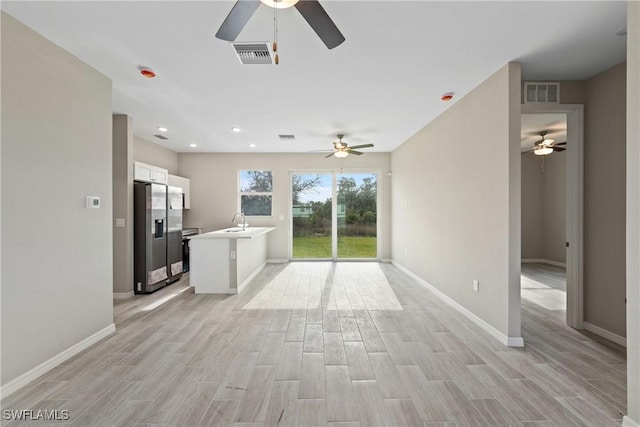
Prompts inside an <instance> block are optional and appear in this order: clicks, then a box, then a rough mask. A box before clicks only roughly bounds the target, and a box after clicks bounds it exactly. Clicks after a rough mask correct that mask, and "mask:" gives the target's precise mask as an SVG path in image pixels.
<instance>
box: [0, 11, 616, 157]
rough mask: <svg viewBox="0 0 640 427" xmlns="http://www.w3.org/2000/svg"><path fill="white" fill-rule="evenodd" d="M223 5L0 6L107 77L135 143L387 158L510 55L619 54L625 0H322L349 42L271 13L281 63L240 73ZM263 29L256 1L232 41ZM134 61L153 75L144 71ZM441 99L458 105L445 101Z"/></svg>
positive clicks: (565, 76) (530, 76) (561, 67)
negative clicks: (367, 151) (364, 152)
mask: <svg viewBox="0 0 640 427" xmlns="http://www.w3.org/2000/svg"><path fill="white" fill-rule="evenodd" d="M233 4H234V1H193V2H190V1H140V2H133V1H123V2H117V1H107V2H94V1H86V2H85V1H71V2H55V1H45V2H31V1H14V2H12V1H2V4H1V7H2V9H3V10H4V11H6V12H7V13H9V14H10V15H12V16H14V17H15V18H16V19H18V20H20V21H21V22H23V23H25V24H27V25H29V26H30V27H32V28H33V29H35V30H36V31H38V32H39V33H41V34H43V35H44V36H45V37H47V38H48V39H50V40H52V41H53V42H55V43H57V44H58V45H60V46H62V47H63V48H64V49H66V50H68V51H69V52H71V53H72V54H74V55H75V56H77V57H79V58H80V59H82V60H84V61H85V62H87V63H88V64H90V65H92V66H93V67H95V68H96V69H98V70H99V71H101V72H102V73H104V74H105V75H107V76H109V77H110V78H111V79H112V80H113V111H114V112H115V113H122V114H129V115H131V116H133V119H134V133H135V134H136V135H138V136H140V137H142V138H144V139H147V140H150V141H153V142H158V143H160V145H163V146H165V147H168V148H170V149H172V150H174V151H178V152H189V151H198V152H305V151H308V150H317V149H325V148H329V147H330V144H329V143H330V141H332V140H334V139H335V135H336V134H337V133H344V134H345V135H346V137H345V141H346V142H348V143H349V144H352V145H353V144H360V143H369V142H371V143H374V144H375V148H374V149H372V151H391V150H393V149H394V148H396V147H397V146H398V145H400V144H401V143H403V142H404V141H406V140H407V139H408V138H409V137H411V136H412V135H413V134H414V133H415V132H417V131H418V130H419V129H420V128H422V127H423V126H424V125H425V124H427V123H428V122H429V121H431V120H432V119H434V118H435V117H437V116H438V115H439V114H440V113H442V112H443V111H444V110H445V109H446V108H447V107H449V106H450V105H451V104H452V103H454V102H455V99H459V98H460V97H462V96H464V95H465V94H466V93H467V92H468V91H470V90H471V89H473V88H474V87H475V86H477V85H478V84H479V83H480V82H482V81H483V80H484V79H486V78H487V77H488V76H490V75H491V74H493V73H494V72H495V71H496V70H498V69H499V68H500V67H502V66H503V65H504V64H506V63H507V62H509V61H520V62H522V64H523V78H524V79H525V80H531V81H536V80H581V79H585V78H588V77H590V76H592V75H594V74H597V73H599V72H601V71H603V70H605V69H607V68H608V67H610V66H612V65H615V64H617V63H619V62H622V61H624V59H625V55H626V43H625V37H623V36H619V35H616V32H617V31H619V30H620V29H621V28H623V27H624V26H625V24H626V2H612V1H605V2H595V1H585V2H580V1H569V2H556V1H533V2H522V1H498V2H483V1H471V2H454V1H447V2H444V1H439V2H427V1H364V0H358V1H335V0H334V1H330V0H324V1H322V4H323V6H324V8H325V9H326V10H327V12H328V13H329V15H330V16H331V17H332V18H333V20H334V22H335V23H336V25H337V26H338V27H339V28H340V30H341V31H342V33H343V34H344V36H345V37H346V42H345V43H343V44H342V45H341V46H338V47H337V48H335V49H333V50H328V49H327V48H326V47H325V46H324V44H322V42H321V41H320V39H319V38H318V37H317V36H316V34H315V33H314V32H313V31H312V30H311V28H310V27H309V25H308V24H307V23H306V22H305V21H304V19H303V18H302V17H301V16H300V14H299V13H298V12H297V10H295V8H291V9H286V10H281V11H280V12H279V51H280V65H278V66H273V65H253V66H243V65H240V63H239V61H238V60H237V58H236V57H235V55H234V53H233V51H232V48H231V46H230V45H229V43H227V42H224V41H221V40H218V39H216V38H215V37H214V34H215V33H216V31H217V30H218V28H219V26H220V24H221V23H222V21H223V20H224V19H225V17H226V16H227V14H228V13H229V11H230V10H231V8H232V7H233ZM272 35H273V9H271V8H269V7H267V6H264V5H261V6H260V8H259V9H258V11H257V12H256V13H255V15H254V16H253V17H252V18H251V20H250V21H249V23H248V24H247V26H246V27H245V29H244V30H243V31H242V32H241V33H240V36H239V37H238V41H268V40H271V39H272ZM140 66H147V67H150V68H152V69H153V70H154V71H155V72H156V73H157V75H158V76H157V77H156V78H155V79H153V80H150V79H146V78H144V77H142V76H141V75H140V74H139V72H138V67H140ZM449 91H452V92H455V94H456V98H455V99H454V101H452V102H450V103H444V102H441V101H440V96H441V95H442V94H443V93H445V92H449ZM158 126H166V127H168V128H169V132H167V133H166V136H167V137H169V140H168V141H165V142H160V141H159V140H158V139H157V138H155V137H154V136H153V135H154V134H156V133H158V131H157V129H156V128H157V127H158ZM233 126H238V127H240V128H242V129H243V131H242V132H241V133H233V132H231V127H233ZM477 131H478V132H490V131H491V130H490V129H477ZM282 133H287V134H290V133H292V134H295V135H296V139H295V141H280V140H279V139H278V138H277V135H278V134H282ZM191 142H195V143H197V144H198V148H195V149H193V148H190V147H189V146H188V144H189V143H191ZM250 143H254V144H256V145H257V147H256V148H250V147H249V144H250Z"/></svg>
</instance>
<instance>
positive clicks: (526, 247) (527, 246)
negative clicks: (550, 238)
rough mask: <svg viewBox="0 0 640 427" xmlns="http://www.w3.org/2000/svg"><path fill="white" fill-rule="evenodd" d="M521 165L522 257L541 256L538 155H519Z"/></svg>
mask: <svg viewBox="0 0 640 427" xmlns="http://www.w3.org/2000/svg"><path fill="white" fill-rule="evenodd" d="M521 156H522V157H521V162H522V163H521V165H522V258H523V259H540V258H542V183H541V177H542V172H541V171H540V157H538V156H536V155H531V153H527V154H522V155H521Z"/></svg>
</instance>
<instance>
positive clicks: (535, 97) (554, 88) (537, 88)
mask: <svg viewBox="0 0 640 427" xmlns="http://www.w3.org/2000/svg"><path fill="white" fill-rule="evenodd" d="M524 103H525V104H531V103H538V104H539V103H543V104H559V103H560V83H557V82H555V83H551V82H524Z"/></svg>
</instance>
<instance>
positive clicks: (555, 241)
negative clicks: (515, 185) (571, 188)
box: [522, 151, 567, 264]
mask: <svg viewBox="0 0 640 427" xmlns="http://www.w3.org/2000/svg"><path fill="white" fill-rule="evenodd" d="M541 161H542V159H541V158H540V157H539V156H536V155H535V154H533V153H526V154H523V155H522V258H523V259H532V258H533V259H544V260H549V261H555V262H559V263H563V264H564V263H565V262H566V259H567V257H566V247H565V242H566V238H567V225H566V224H567V156H566V151H562V152H555V153H553V154H551V155H549V156H545V158H544V170H543V169H542V167H541Z"/></svg>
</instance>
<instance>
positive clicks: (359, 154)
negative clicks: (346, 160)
mask: <svg viewBox="0 0 640 427" xmlns="http://www.w3.org/2000/svg"><path fill="white" fill-rule="evenodd" d="M349 154H355V155H356V156H361V155H362V154H363V153H362V151H356V150H349Z"/></svg>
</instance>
